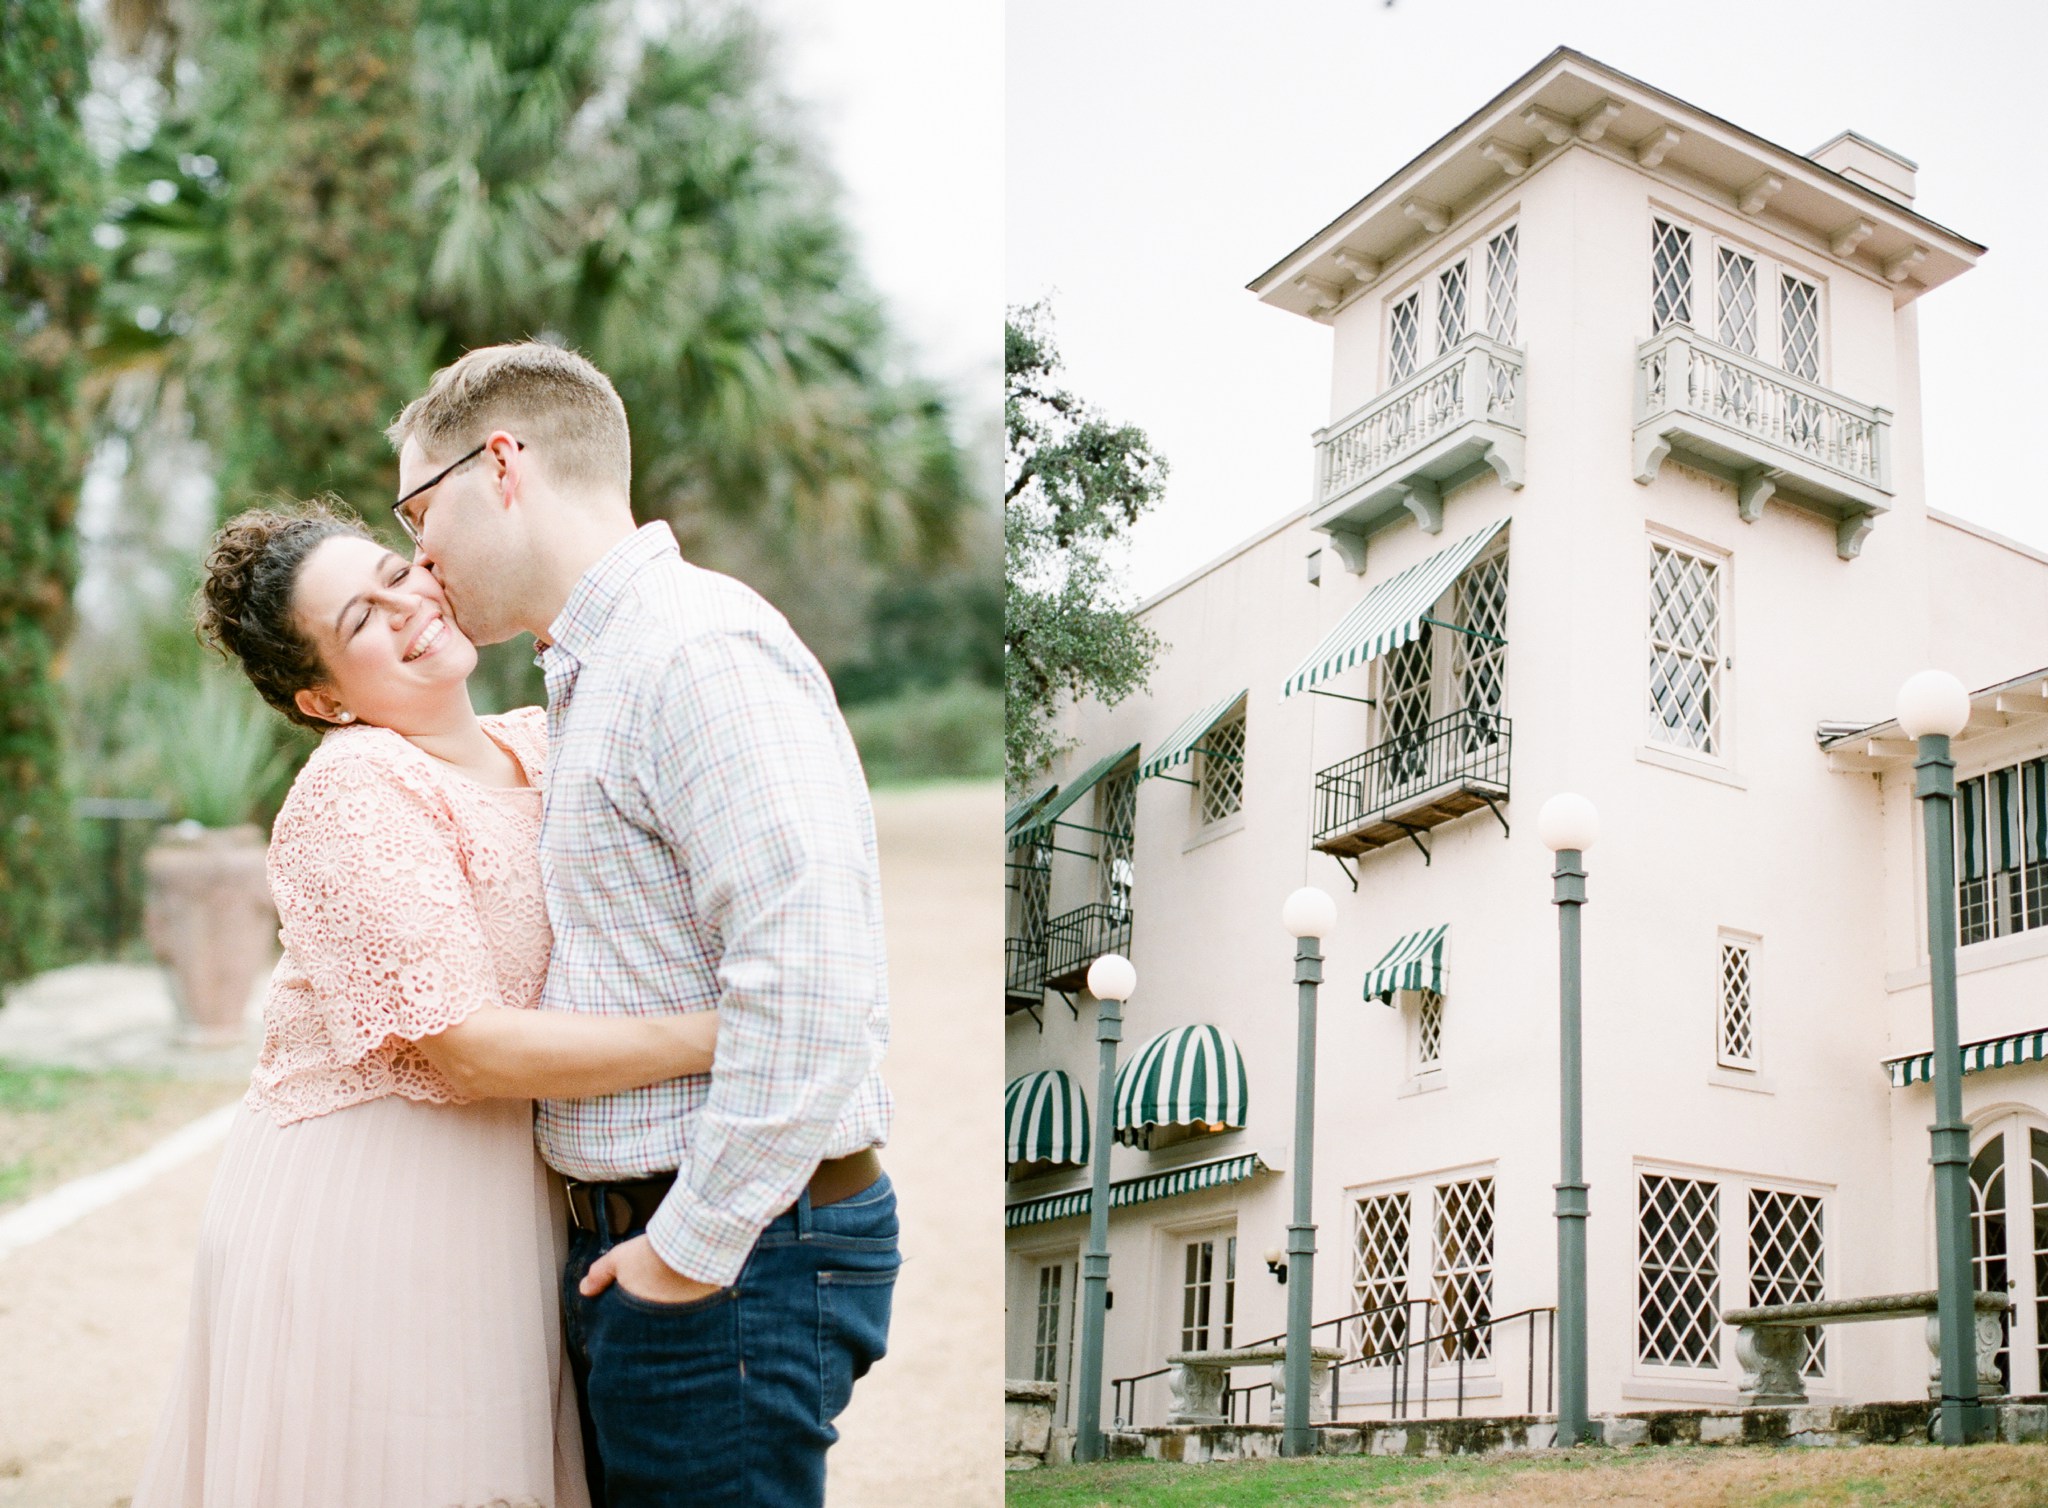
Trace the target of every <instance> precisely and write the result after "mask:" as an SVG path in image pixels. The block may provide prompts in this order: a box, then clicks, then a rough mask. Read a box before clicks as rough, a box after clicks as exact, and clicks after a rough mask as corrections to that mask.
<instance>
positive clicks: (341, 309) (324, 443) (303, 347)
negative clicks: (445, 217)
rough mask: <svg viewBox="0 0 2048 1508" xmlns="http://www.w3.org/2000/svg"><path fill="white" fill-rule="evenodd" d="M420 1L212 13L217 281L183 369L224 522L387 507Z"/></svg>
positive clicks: (413, 221)
mask: <svg viewBox="0 0 2048 1508" xmlns="http://www.w3.org/2000/svg"><path fill="white" fill-rule="evenodd" d="M418 19H419V18H418V6H417V4H416V3H415V0H220V3H219V4H218V6H217V7H216V13H215V24H216V36H215V38H214V40H213V42H212V44H211V46H210V48H209V53H208V55H209V59H210V60H211V62H212V64H213V66H214V70H215V71H214V73H213V76H212V79H211V84H210V87H209V88H208V89H207V90H206V91H205V95H204V100H205V104H204V108H205V109H206V111H207V113H208V114H209V115H210V116H211V118H212V119H213V120H215V121H217V122H218V123H219V124H220V127H221V141H220V146H219V148H218V151H217V153H216V155H217V156H218V157H219V158H220V159H221V160H222V162H223V163H224V164H225V167H226V179H227V185H228V187H227V200H226V214H225V217H224V224H223V246H224V250H225V263H226V273H225V277H224V278H223V279H222V280H221V281H220V282H219V283H217V284H216V285H214V286H213V287H212V288H211V289H210V290H209V299H210V303H211V310H210V313H211V315H212V318H211V320H210V321H209V322H208V324H209V326H210V328H207V329H206V331H205V339H204V341H203V344H202V346H201V349H200V350H199V351H198V352H197V353H195V354H196V355H197V356H198V359H199V363H200V365H201V373H200V380H199V389H200V392H201V394H202V401H203V403H204V405H205V407H206V410H207V412H206V419H207V421H208V422H207V424H206V430H207V433H208V435H209V437H210V438H211V440H212V441H213V443H214V444H215V446H216V448H217V450H218V454H219V457H220V463H221V476H220V482H221V489H220V502H221V510H222V512H223V513H234V512H238V511H239V510H240V509H242V508H243V507H245V506H247V505H248V504H249V503H251V502H252V501H255V500H257V499H258V498H268V497H273V496H276V495H279V494H284V495H289V496H292V497H307V496H311V495H313V494H315V493H319V492H324V491H333V492H337V493H339V494H340V495H341V496H342V498H343V499H344V500H346V501H348V502H350V503H351V504H353V505H355V506H356V507H358V508H360V509H363V510H364V511H366V512H374V511H375V509H376V505H377V504H378V503H379V502H380V501H382V500H383V499H385V498H388V497H389V496H390V495H391V484H392V480H393V474H394V468H393V465H392V461H391V455H390V450H389V447H388V446H387V445H386V444H385V442H384V439H383V435H382V433H381V431H382V429H383V427H384V425H385V424H387V423H389V422H390V419H391V416H392V415H393V414H395V413H396V412H397V411H398V410H399V408H400V407H402V406H403V405H404V403H405V401H406V400H407V399H408V398H410V397H412V396H413V395H414V394H415V393H416V392H417V391H418V390H419V388H420V387H421V386H422V385H423V383H424V381H425V378H426V372H427V364H428V359H429V353H428V351H427V350H426V349H425V343H424V341H423V338H422V332H421V329H420V325H419V322H418V315H417V311H416V309H415V296H416V293H417V290H418V287H419V281H420V247H421V240H422V237H421V233H420V229H419V220H418V216H417V214H416V212H415V210H414V207H413V206H414V182H415V179H416V177H417V175H418V172H419V111H418V103H417V95H416V92H415V90H414V87H413V33H414V30H415V28H416V27H417V24H418Z"/></svg>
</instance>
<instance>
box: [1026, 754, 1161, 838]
mask: <svg viewBox="0 0 2048 1508" xmlns="http://www.w3.org/2000/svg"><path fill="white" fill-rule="evenodd" d="M1137 752H1138V746H1137V745H1136V744H1132V745H1131V746H1130V747H1129V748H1128V749H1119V750H1117V752H1116V753H1114V754H1105V755H1103V756H1102V758H1100V759H1098V760H1096V761H1095V763H1093V764H1091V765H1090V766H1088V768H1087V769H1085V770H1083V771H1082V772H1081V775H1080V778H1078V779H1077V780H1075V782H1074V783H1073V784H1072V785H1070V786H1068V787H1067V788H1066V789H1065V790H1063V791H1061V792H1060V793H1059V794H1058V795H1056V796H1052V797H1050V798H1048V799H1047V801H1046V802H1045V804H1044V805H1043V806H1041V807H1039V808H1038V810H1037V811H1036V812H1033V813H1032V814H1031V815H1030V816H1029V817H1027V818H1026V819H1025V820H1024V821H1023V823H1021V824H1020V825H1019V826H1018V828H1017V830H1016V831H1015V832H1014V833H1012V834H1011V835H1010V841H1011V842H1012V843H1016V842H1019V841H1021V840H1023V839H1025V838H1027V837H1029V836H1030V835H1031V834H1033V833H1039V832H1043V831H1045V830H1046V829H1047V828H1049V827H1051V826H1052V825H1053V824H1054V823H1055V822H1057V821H1059V819H1060V818H1061V817H1063V816H1065V815H1066V813H1067V809H1068V808H1069V807H1071V806H1072V805H1073V804H1074V803H1075V802H1076V801H1079V800H1080V799H1081V798H1082V797H1083V796H1085V795H1087V794H1088V793H1089V792H1090V791H1092V790H1094V789H1095V782H1096V781H1098V780H1100V779H1101V778H1102V777H1103V776H1105V775H1107V774H1108V773H1109V772H1110V771H1111V770H1113V769H1115V768H1116V767H1117V766H1118V765H1120V764H1122V763H1123V762H1124V761H1125V760H1126V759H1129V758H1130V757H1131V756H1132V755H1133V754H1135V753H1137Z"/></svg>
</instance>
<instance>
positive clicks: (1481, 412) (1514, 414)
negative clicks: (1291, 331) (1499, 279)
mask: <svg viewBox="0 0 2048 1508" xmlns="http://www.w3.org/2000/svg"><path fill="white" fill-rule="evenodd" d="M1523 385H1524V381H1523V362H1522V353H1521V352H1520V351H1517V350H1515V349H1514V348H1512V347H1510V346H1506V345H1503V344H1501V343H1500V342H1499V341H1497V340H1494V339H1491V338H1490V337H1488V336H1485V335H1481V334H1476V333H1475V334H1471V335H1467V336H1466V337H1465V338H1464V339H1463V340H1461V341H1459V342H1458V343H1457V344H1456V345H1454V346H1452V347H1451V348H1450V349H1449V350H1448V351H1446V352H1444V353H1443V355H1441V356H1439V357H1438V358H1437V359H1436V360H1435V361H1432V362H1431V363H1430V364H1429V365H1428V366H1426V367H1423V368H1422V369H1421V370H1419V371H1417V372H1416V373H1415V374H1414V375H1413V376H1411V377H1409V378H1408V379H1407V380H1406V381H1404V382H1401V383H1399V384H1397V385H1396V386H1395V387H1393V388H1390V389H1389V390H1388V391H1387V392H1385V393H1382V394H1381V395H1380V396H1379V397H1377V398H1375V399H1373V400H1372V402H1370V403H1368V404H1366V405H1365V406H1364V407H1363V408H1361V409H1358V410H1356V411H1355V412H1353V413H1351V414H1349V415H1347V416H1346V417H1344V418H1342V419H1340V420H1338V421H1337V422H1336V423H1335V424H1332V425H1330V426H1329V427H1328V428H1327V429H1321V430H1318V431H1316V436H1315V440H1316V490H1315V507H1314V509H1313V511H1312V513H1311V516H1310V519H1309V521H1310V523H1312V524H1313V525H1314V526H1315V527H1316V528H1318V529H1321V530H1323V531H1325V532H1326V533H1328V534H1329V536H1330V539H1331V542H1332V545H1333V547H1334V548H1335V549H1336V550H1337V552H1338V554H1339V555H1340V556H1342V558H1343V560H1344V563H1345V564H1346V565H1348V566H1349V567H1350V568H1351V569H1352V570H1354V571H1359V570H1363V569H1364V567H1365V541H1366V539H1367V537H1368V536H1370V535H1372V534H1373V533H1375V532H1377V531H1378V530H1380V529H1384V528H1386V527H1387V526H1388V525H1389V524H1392V523H1394V522H1395V521H1396V520H1398V519H1400V518H1403V517H1406V516H1410V515H1412V516H1413V517H1414V518H1415V519H1416V521H1417V522H1418V523H1420V524H1421V525H1422V527H1423V528H1424V529H1425V530H1427V531H1428V532H1430V533H1432V534H1434V533H1435V532H1436V531H1437V530H1438V529H1439V528H1440V527H1441V526H1442V523H1443V495H1444V493H1446V492H1448V491H1449V490H1450V489H1452V488H1454V487H1456V486H1459V485H1460V484H1461V483H1463V482H1466V481H1468V480H1470V479H1471V478H1473V477H1475V476H1478V475H1480V474H1481V473H1483V472H1486V471H1489V470H1491V471H1493V472H1494V473H1495V474H1497V475H1498V476H1499V477H1500V479H1501V482H1502V484H1503V485H1505V486H1507V487H1509V488H1514V489H1518V488H1520V487H1521V485H1522V398H1523V391H1522V390H1523Z"/></svg>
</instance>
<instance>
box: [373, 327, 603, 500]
mask: <svg viewBox="0 0 2048 1508" xmlns="http://www.w3.org/2000/svg"><path fill="white" fill-rule="evenodd" d="M498 429H502V430H504V431H506V432H507V433H509V434H511V435H512V436H513V437H515V438H516V439H518V440H520V441H522V442H524V444H525V445H526V447H527V449H528V450H529V451H531V452H532V453H533V456H534V459H535V460H537V461H538V462H540V464H541V465H542V466H543V467H545V468H546V469H547V472H548V474H549V475H550V476H551V477H553V478H554V480H555V481H557V482H559V483H561V484H563V485H565V486H570V487H576V486H583V487H597V488H604V489H607V490H610V491H616V492H618V493H620V494H622V495H626V494H630V493H631V491H632V485H633V442H632V437H631V435H630V434H629V433H628V431H627V428H626V405H625V404H623V403H621V402H620V401H619V395H618V391H617V389H615V388H614V387H613V386H612V384H611V379H610V378H608V377H606V376H605V374H604V373H602V372H600V371H599V370H598V369H597V368H596V367H594V366H592V365H591V364H590V362H589V361H587V360H585V359H584V358H583V357H581V356H579V355H577V354H576V353H575V352H574V351H570V350H565V349H564V348H563V347H561V346H551V345H547V344H545V343H544V342H541V341H537V340H522V341H516V342H513V343H512V344H509V345H502V346H479V347H478V348H477V349H476V350H474V351H469V352H466V353H465V354H464V355H463V356H462V357H460V358H459V359H458V360H456V361H453V362H451V363H449V364H448V365H447V366H445V367H443V368H441V370H440V371H438V372H436V373H435V374H434V380H433V381H432V382H430V383H428V384H427V390H426V391H425V392H424V393H422V394H420V396H419V397H417V398H415V399H413V400H412V402H410V403H408V404H407V405H406V406H405V409H404V411H403V412H402V413H400V414H399V416H398V417H397V418H396V419H394V420H392V421H391V427H390V428H389V429H387V430H385V431H384V434H385V437H386V438H387V439H389V440H390V441H391V448H392V449H393V450H403V449H404V448H405V442H406V441H407V440H408V439H412V440H417V441H418V442H419V447H420V450H421V452H422V453H423V454H424V455H425V456H426V458H427V459H428V460H429V461H436V462H442V463H445V462H448V461H452V460H454V459H455V458H456V457H457V456H459V455H461V454H463V453H464V452H465V451H468V450H473V449H474V448H476V447H477V446H479V445H481V444H483V442H484V440H485V439H486V437H488V436H489V435H490V433H491V432H492V431H493V430H498Z"/></svg>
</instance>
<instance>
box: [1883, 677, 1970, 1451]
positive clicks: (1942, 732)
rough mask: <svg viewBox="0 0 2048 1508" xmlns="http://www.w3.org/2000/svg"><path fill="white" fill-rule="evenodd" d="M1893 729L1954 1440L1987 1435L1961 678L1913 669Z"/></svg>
mask: <svg viewBox="0 0 2048 1508" xmlns="http://www.w3.org/2000/svg"><path fill="white" fill-rule="evenodd" d="M1898 712H1899V727H1900V728H1901V729H1902V730H1903V731H1904V732H1905V734H1906V736H1907V737H1908V738H1910V739H1913V740H1914V741H1915V742H1916V743H1917V744H1918V745H1919V750H1918V758H1916V759H1915V760H1914V762H1913V768H1914V769H1915V770H1917V771H1918V772H1919V781H1918V783H1917V784H1916V785H1915V786H1914V790H1913V794H1914V795H1916V796H1917V797H1919V798H1920V815H1921V821H1922V824H1923V826H1922V831H1923V832H1924V834H1925V837H1926V842H1925V847H1926V849H1927V984H1928V993H1929V995H1931V996H1932V997H1933V1006H1934V1124H1933V1125H1932V1126H1930V1127H1928V1131H1929V1132H1930V1133H1931V1138H1932V1142H1933V1146H1932V1150H1931V1152H1930V1155H1929V1157H1928V1161H1930V1162H1931V1163H1933V1164H1934V1262H1935V1291H1936V1294H1937V1296H1938V1299H1939V1303H1940V1309H1939V1324H1940V1327H1941V1409H1940V1412H1939V1413H1937V1414H1936V1416H1935V1437H1936V1438H1937V1439H1938V1440H1940V1442H1941V1443H1942V1444H1943V1445H1964V1444H1967V1443H1968V1442H1970V1441H1971V1440H1981V1439H1983V1438H1985V1436H1986V1434H1987V1432H1988V1431H1987V1428H1986V1426H1987V1424H1988V1421H1987V1420H1986V1419H1985V1417H1984V1410H1983V1407H1982V1405H1981V1403H1980V1402H1979V1400H1978V1396H1977V1339H1976V1337H1977V1312H1976V1308H1975V1302H1976V1301H1975V1290H1976V1282H1975V1279H1974V1275H1973V1274H1972V1273H1971V1271H1970V1123H1969V1122H1968V1121H1966V1120H1964V1119H1963V1060H1962V1051H1961V1044H1960V1041H1959V1037H1960V1035H1961V1034H1960V1031H1959V1030H1958V1028H1957V1025H1956V913H1955V905H1956V873H1955V863H1956V856H1955V836H1954V835H1955V825H1954V820H1955V819H1954V805H1955V797H1956V766H1955V761H1954V760H1953V759H1951V758H1950V757H1949V742H1948V741H1949V739H1951V738H1952V737H1954V736H1955V735H1956V734H1958V733H1960V732H1962V731H1963V726H1964V725H1965V724H1966V723H1968V722H1969V720H1970V697H1969V693H1967V692H1966V691H1964V690H1963V683H1962V682H1961V681H1958V680H1957V679H1956V678H1955V677H1954V676H1952V675H1949V674H1948V673H1947V672H1945V671H1940V670H1923V671H1921V672H1920V673H1919V674H1918V675H1916V676H1914V677H1912V678H1911V679H1910V680H1908V681H1907V682H1906V684H1905V685H1903V686H1901V687H1900V688H1899V705H1898Z"/></svg>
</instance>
